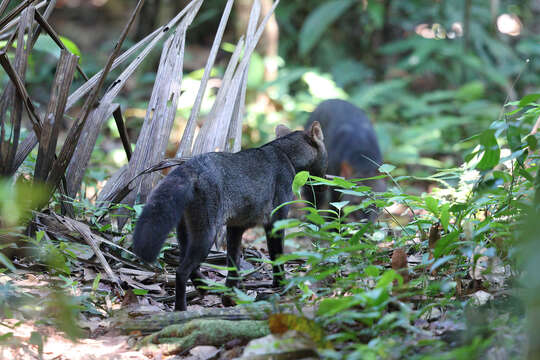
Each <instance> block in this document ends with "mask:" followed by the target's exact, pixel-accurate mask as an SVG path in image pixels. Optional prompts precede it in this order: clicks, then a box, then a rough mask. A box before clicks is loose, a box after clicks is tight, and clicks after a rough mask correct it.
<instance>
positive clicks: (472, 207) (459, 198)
mask: <svg viewBox="0 0 540 360" xmlns="http://www.w3.org/2000/svg"><path fill="white" fill-rule="evenodd" d="M462 91H463V92H466V91H467V92H470V93H475V92H477V91H478V87H477V86H475V85H471V86H469V87H468V88H466V90H462ZM538 99H540V95H538V94H530V95H527V96H525V97H523V98H522V99H521V100H520V101H515V102H512V103H509V104H508V105H507V106H513V107H514V108H512V109H511V111H509V112H508V113H506V115H505V117H504V119H502V120H497V118H496V117H495V120H494V121H493V122H492V125H491V127H490V129H488V130H485V131H481V132H480V133H478V134H477V135H474V136H472V137H471V138H470V139H468V141H467V144H468V146H469V147H470V148H471V150H470V152H469V154H468V155H467V156H466V159H467V160H468V161H467V162H466V163H465V164H463V165H462V166H461V167H460V168H454V169H448V170H443V171H440V172H438V173H435V174H433V175H430V176H428V177H426V178H424V180H428V181H431V182H435V183H436V184H438V186H439V187H438V188H435V189H434V190H433V191H432V192H431V193H430V194H429V195H427V194H423V195H422V196H413V195H408V194H405V193H403V192H402V191H401V190H400V189H399V188H392V189H390V190H389V191H387V192H385V193H383V194H373V193H371V190H370V189H369V188H367V187H366V186H363V185H361V184H358V183H357V181H356V180H343V179H339V178H335V179H333V180H328V179H322V178H317V177H310V179H311V182H312V183H314V184H325V185H327V186H330V187H333V188H334V189H337V190H338V191H341V192H343V193H345V194H348V195H351V194H354V193H357V195H358V196H362V197H363V198H364V199H365V200H364V202H363V203H362V205H360V208H362V207H364V208H365V207H366V206H367V204H372V203H375V204H376V205H377V206H379V207H385V206H389V205H391V204H394V203H400V204H403V205H405V206H406V207H407V208H409V209H411V210H413V211H414V212H415V214H418V215H415V216H414V217H413V218H412V221H410V222H409V223H408V224H399V225H398V224H392V223H393V222H395V221H397V219H395V218H387V221H388V224H387V225H385V223H379V224H378V225H374V224H370V223H356V222H351V221H349V219H348V216H350V214H351V213H352V212H354V211H356V210H357V209H358V208H357V207H352V206H350V205H348V203H347V202H337V203H332V204H331V205H332V207H331V209H329V210H321V209H316V208H313V207H311V206H308V207H305V208H304V209H303V210H305V212H306V215H305V217H304V219H303V220H294V219H288V220H287V221H285V222H282V223H279V224H276V227H277V228H280V229H281V228H286V229H289V233H288V234H287V238H289V237H298V236H302V237H307V238H309V239H312V245H313V248H312V250H303V251H301V252H296V253H292V254H287V255H284V256H282V257H281V258H280V259H278V260H277V263H285V262H287V261H290V260H297V261H298V260H301V261H302V262H303V265H302V266H301V267H300V268H298V269H297V270H296V271H295V274H294V276H292V277H290V278H289V280H288V284H287V287H286V288H287V289H289V290H294V291H292V294H295V295H294V296H295V297H296V299H297V301H298V302H300V303H301V304H309V305H313V302H314V303H315V304H316V305H317V317H316V319H317V320H316V321H317V322H318V323H319V324H321V325H322V326H323V327H324V328H325V329H332V331H331V333H328V334H327V337H326V338H327V340H328V341H330V342H332V344H333V345H334V348H340V349H342V351H341V352H340V353H339V354H340V355H339V356H340V358H350V359H355V358H365V357H370V356H375V357H382V358H385V357H392V355H391V354H394V356H397V357H403V356H410V355H412V354H413V353H416V354H418V351H421V352H424V353H426V354H427V353H434V354H438V355H436V357H437V358H448V359H450V358H467V357H471V356H472V357H478V356H480V355H481V354H484V353H485V352H486V351H487V349H489V348H490V347H493V346H499V344H496V343H494V342H493V339H494V338H495V337H496V336H498V335H495V334H497V332H493V330H489V329H488V330H486V331H484V330H482V331H480V332H478V331H476V333H474V331H475V330H474V329H475V326H476V325H474V324H473V323H469V322H467V324H465V326H466V328H467V329H468V330H467V331H473V333H471V334H473V335H471V336H470V338H468V339H467V340H463V342H462V343H461V345H459V346H455V345H454V348H450V349H449V348H448V346H445V345H444V344H443V343H441V342H439V341H432V342H425V341H422V340H419V339H417V338H415V335H414V334H415V333H416V332H417V331H418V329H416V328H415V325H414V324H415V322H417V321H418V320H419V319H422V318H424V317H425V316H426V315H425V314H429V312H430V311H431V309H433V308H434V307H437V308H441V309H446V311H449V312H455V313H459V312H461V311H463V310H464V308H463V304H465V303H466V301H465V300H466V297H464V296H463V293H462V292H463V290H462V289H458V285H457V284H458V283H459V284H462V283H463V281H468V280H467V279H468V278H470V276H472V275H471V274H474V279H477V280H481V281H483V283H484V286H487V287H500V286H503V285H502V284H501V283H499V284H498V285H497V284H496V283H490V282H489V281H488V279H492V278H493V276H495V277H496V276H497V275H490V274H494V273H495V272H496V271H500V269H499V270H496V269H495V268H493V267H491V266H486V264H488V263H491V264H495V263H497V262H498V261H499V262H500V261H502V263H503V264H505V265H504V266H510V267H511V268H512V269H513V270H514V271H521V270H522V269H523V268H522V265H520V264H531V262H530V261H529V260H528V259H529V257H530V256H531V255H526V254H525V253H523V252H522V250H521V248H522V245H520V244H519V242H518V241H517V240H518V239H519V238H520V237H524V236H523V235H522V234H523V228H524V226H523V221H524V220H523V219H526V217H527V216H529V214H530V211H531V210H530V209H531V208H532V206H533V205H534V204H533V203H532V199H533V198H534V192H535V184H536V183H537V181H536V179H535V174H536V173H538V169H539V168H538V165H537V159H538V157H537V155H536V154H535V153H534V152H533V150H534V149H535V147H536V143H537V136H536V135H531V134H530V129H531V128H532V126H533V124H534V122H535V121H536V119H538V116H539V115H540V105H539V104H538V103H536V101H537V100H538ZM531 144H532V146H531ZM380 171H381V172H383V173H385V174H387V176H390V172H392V171H394V172H395V169H394V167H393V166H392V165H388V164H385V165H383V166H381V168H380ZM414 178H415V177H411V176H399V177H395V178H392V181H393V182H394V183H395V184H396V185H399V184H400V183H405V182H407V181H408V180H411V179H414ZM308 182H309V181H308ZM295 183H296V186H295V188H297V187H298V186H300V185H301V184H304V183H306V179H305V174H303V173H302V174H299V175H298V177H297V178H296V179H295ZM539 188H540V187H539ZM538 198H540V197H538ZM374 199H376V200H375V201H373V200H374ZM536 223H537V221H536ZM396 225H397V227H395V226H396ZM388 226H389V227H388ZM434 226H440V228H441V230H437V232H439V231H440V232H439V234H440V235H439V238H434V239H431V238H430V240H429V241H428V239H427V234H428V233H431V231H430V229H432V228H433V227H434ZM422 234H425V235H422ZM417 236H419V237H420V239H418V238H417ZM432 236H433V235H431V234H430V237H432ZM527 236H528V235H526V236H525V237H527ZM534 243H536V241H535V242H534ZM403 246H405V247H406V248H408V249H409V253H411V252H413V253H416V252H419V253H420V254H421V261H420V262H419V263H418V264H417V265H415V266H413V267H411V268H409V269H406V270H405V273H403V272H402V270H399V271H398V270H396V269H387V268H386V267H385V266H384V264H390V258H391V252H390V251H387V250H385V249H389V248H390V249H391V248H394V249H396V248H398V247H403ZM428 255H429V256H428ZM533 258H534V259H536V257H534V256H533ZM533 258H531V261H533V262H535V263H536V262H537V261H536V260H533ZM498 266H502V265H498ZM533 266H534V269H536V268H537V266H536V265H533ZM536 271H537V270H534V273H536ZM492 272H493V273H492ZM404 274H406V275H407V276H409V275H411V274H414V275H413V276H412V279H411V280H410V281H409V282H408V283H405V282H404V281H403V278H402V276H404ZM490 276H491V278H490ZM507 280H509V279H502V280H500V281H502V282H505V281H507ZM537 283H538V282H537V281H535V282H534V284H537ZM529 286H533V285H532V283H530V284H529ZM534 286H536V285H534ZM539 288H540V287H539ZM411 296H413V297H414V296H427V297H425V301H423V302H421V303H418V304H416V305H415V306H414V305H413V304H411V303H410V302H409V299H410V297H411ZM464 301H465V302H464ZM299 306H302V305H299ZM473 307H474V306H473ZM466 311H469V310H466ZM471 311H477V310H471ZM508 311H509V308H507V307H503V308H502V309H500V310H499V312H495V313H494V314H493V316H494V319H499V318H500V317H501V316H502V317H503V318H504V317H506V316H509V315H508V313H507V312H508ZM514 316H515V315H514ZM521 316H522V315H521ZM513 319H514V318H513ZM455 321H457V322H459V321H463V320H455ZM498 321H499V320H495V322H497V323H498ZM502 321H503V322H504V320H502ZM517 321H518V323H520V324H522V323H523V318H521V320H519V317H518V320H517ZM484 326H485V325H484ZM519 326H520V327H521V329H523V325H519ZM494 327H495V325H492V327H490V329H492V328H494ZM514 336H517V335H514ZM383 339H386V340H383ZM404 339H407V340H404ZM415 339H416V340H415ZM403 341H408V342H412V343H414V344H415V345H413V346H410V347H409V348H407V347H403V346H401V344H402V343H403ZM366 343H367V344H368V345H361V344H366ZM514 346H516V345H514ZM420 349H421V350H420ZM411 351H413V352H411ZM396 354H399V355H396ZM325 355H327V356H328V357H330V358H331V357H334V356H337V353H335V352H334V351H331V350H329V351H328V352H325ZM433 356H435V355H433ZM414 358H430V356H427V357H422V356H418V355H415V356H414Z"/></svg>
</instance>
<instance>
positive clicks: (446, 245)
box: [433, 231, 459, 259]
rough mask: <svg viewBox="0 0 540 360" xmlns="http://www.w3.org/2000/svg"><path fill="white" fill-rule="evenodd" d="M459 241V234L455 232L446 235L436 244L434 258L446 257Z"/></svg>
mask: <svg viewBox="0 0 540 360" xmlns="http://www.w3.org/2000/svg"><path fill="white" fill-rule="evenodd" d="M458 239H459V232H458V231H453V232H451V233H449V234H446V235H444V236H443V237H441V238H440V239H439V240H438V241H437V244H435V250H434V251H433V257H434V258H436V259H437V258H439V257H441V255H445V254H447V253H448V252H450V251H451V250H452V249H453V248H454V246H453V245H455V242H456V241H457V240H458Z"/></svg>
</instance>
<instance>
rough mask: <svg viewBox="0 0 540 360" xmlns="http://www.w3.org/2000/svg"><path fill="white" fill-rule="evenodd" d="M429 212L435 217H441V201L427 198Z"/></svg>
mask: <svg viewBox="0 0 540 360" xmlns="http://www.w3.org/2000/svg"><path fill="white" fill-rule="evenodd" d="M424 202H425V204H426V208H427V210H429V211H430V212H431V213H432V214H433V215H435V216H437V217H438V216H439V200H438V199H435V198H433V197H431V196H426V198H425V200H424Z"/></svg>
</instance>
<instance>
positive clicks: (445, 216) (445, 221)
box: [440, 204, 450, 232]
mask: <svg viewBox="0 0 540 360" xmlns="http://www.w3.org/2000/svg"><path fill="white" fill-rule="evenodd" d="M449 209H450V204H444V205H443V206H441V216H440V219H441V225H442V227H443V229H444V231H445V232H447V231H448V226H449V225H450V211H449Z"/></svg>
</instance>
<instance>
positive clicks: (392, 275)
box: [376, 269, 403, 288]
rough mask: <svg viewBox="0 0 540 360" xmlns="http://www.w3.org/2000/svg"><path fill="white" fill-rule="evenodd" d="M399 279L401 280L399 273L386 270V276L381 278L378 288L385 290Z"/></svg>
mask: <svg viewBox="0 0 540 360" xmlns="http://www.w3.org/2000/svg"><path fill="white" fill-rule="evenodd" d="M398 278H401V276H399V275H398V273H397V272H395V271H394V270H393V269H390V270H386V271H385V272H384V274H383V275H382V276H381V278H380V279H379V281H377V286H376V288H385V287H387V286H388V285H390V284H391V283H392V281H394V280H395V279H398ZM402 281H403V280H402Z"/></svg>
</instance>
